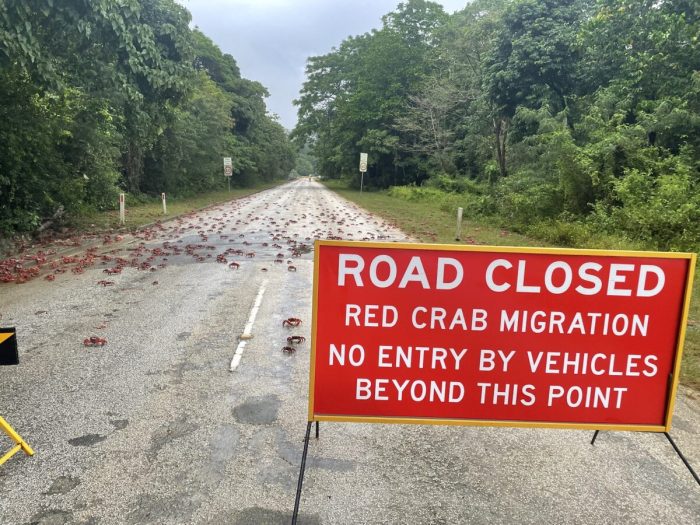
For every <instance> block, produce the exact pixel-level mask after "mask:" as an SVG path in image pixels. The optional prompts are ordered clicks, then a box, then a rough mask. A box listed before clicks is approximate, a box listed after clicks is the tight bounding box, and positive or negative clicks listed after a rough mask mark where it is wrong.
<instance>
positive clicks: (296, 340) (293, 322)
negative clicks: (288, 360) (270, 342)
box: [282, 317, 306, 354]
mask: <svg viewBox="0 0 700 525" xmlns="http://www.w3.org/2000/svg"><path fill="white" fill-rule="evenodd" d="M300 324H301V319H298V318H296V317H290V318H288V319H285V320H284V321H282V326H286V327H288V328H296V327H298V326H299V325H300ZM304 341H306V337H304V336H302V335H290V336H289V337H287V343H288V346H283V347H282V351H283V352H284V353H285V354H293V353H294V352H296V351H297V349H296V348H295V346H296V345H300V344H301V343H303V342H304Z"/></svg>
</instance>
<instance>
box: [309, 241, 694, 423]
mask: <svg viewBox="0 0 700 525" xmlns="http://www.w3.org/2000/svg"><path fill="white" fill-rule="evenodd" d="M321 246H339V247H352V248H380V249H381V248H391V249H395V248H398V249H401V248H403V249H410V250H432V251H453V252H454V251H458V252H489V253H511V254H512V253H526V254H532V255H537V254H546V255H583V256H586V255H588V256H591V255H592V256H604V257H640V258H655V259H685V260H687V261H688V271H687V274H686V284H685V293H684V296H683V307H682V310H681V319H680V326H679V327H678V328H677V330H676V333H677V336H676V357H675V360H674V364H673V371H672V379H671V386H670V389H669V390H670V391H669V393H668V402H667V405H666V417H665V424H664V425H634V424H630V425H623V424H620V425H616V424H612V425H611V424H604V423H562V422H546V421H516V420H487V419H444V418H415V417H414V418H407V417H375V416H372V417H367V416H334V415H314V385H315V379H316V339H317V338H316V334H317V331H316V330H317V323H318V278H319V272H320V261H319V249H320V247H321ZM696 264H697V254H695V253H683V252H647V251H632V250H598V249H577V248H540V247H525V246H486V245H467V246H465V245H459V244H414V243H406V242H372V241H330V240H316V241H315V242H314V282H313V313H312V322H311V354H310V359H311V362H310V366H309V410H308V421H310V422H311V421H333V422H343V423H397V424H408V425H415V424H422V425H450V426H480V427H483V426H490V427H514V428H557V429H571V430H619V431H638V432H669V431H670V430H671V421H672V419H673V409H674V407H675V401H676V394H677V391H678V383H679V379H680V367H681V360H682V358H683V345H684V343H685V334H686V327H687V325H688V312H689V309H690V296H691V293H692V289H693V278H694V275H695V266H696Z"/></svg>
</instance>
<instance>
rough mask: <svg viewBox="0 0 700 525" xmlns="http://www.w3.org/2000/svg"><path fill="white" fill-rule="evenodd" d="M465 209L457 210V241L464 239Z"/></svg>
mask: <svg viewBox="0 0 700 525" xmlns="http://www.w3.org/2000/svg"><path fill="white" fill-rule="evenodd" d="M463 212H464V209H463V208H457V233H455V241H459V240H461V238H462V213H463Z"/></svg>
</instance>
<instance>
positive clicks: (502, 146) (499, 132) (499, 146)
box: [493, 117, 508, 177]
mask: <svg viewBox="0 0 700 525" xmlns="http://www.w3.org/2000/svg"><path fill="white" fill-rule="evenodd" d="M493 132H494V138H495V139H496V158H497V160H498V169H499V171H500V174H501V177H505V176H507V175H508V170H507V169H506V140H507V139H508V119H507V118H505V117H496V118H494V119H493Z"/></svg>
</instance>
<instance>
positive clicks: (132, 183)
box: [124, 141, 143, 193]
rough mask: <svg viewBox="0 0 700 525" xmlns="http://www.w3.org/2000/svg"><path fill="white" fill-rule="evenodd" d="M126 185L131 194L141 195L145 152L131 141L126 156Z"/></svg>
mask: <svg viewBox="0 0 700 525" xmlns="http://www.w3.org/2000/svg"><path fill="white" fill-rule="evenodd" d="M124 169H125V172H126V184H127V187H128V189H129V192H130V193H139V191H140V189H141V188H140V186H141V173H142V172H143V150H142V149H141V147H140V146H139V145H138V144H136V143H135V142H134V141H129V143H128V144H127V150H126V153H125V154H124Z"/></svg>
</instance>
